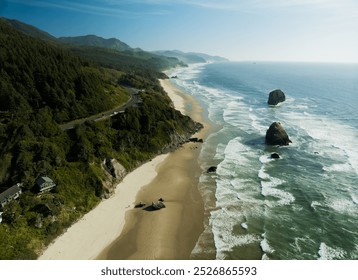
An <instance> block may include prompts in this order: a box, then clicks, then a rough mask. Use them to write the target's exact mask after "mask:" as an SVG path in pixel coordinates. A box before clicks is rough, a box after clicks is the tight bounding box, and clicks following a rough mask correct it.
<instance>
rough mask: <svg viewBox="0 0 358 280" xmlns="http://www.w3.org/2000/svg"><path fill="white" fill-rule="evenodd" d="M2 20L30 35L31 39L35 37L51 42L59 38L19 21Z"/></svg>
mask: <svg viewBox="0 0 358 280" xmlns="http://www.w3.org/2000/svg"><path fill="white" fill-rule="evenodd" d="M1 19H3V20H5V21H7V22H8V23H9V24H10V25H11V26H12V27H14V28H16V29H17V30H19V31H21V32H23V33H25V34H27V35H30V36H31V37H35V38H38V39H42V40H49V41H56V40H57V38H56V37H54V36H52V35H51V34H49V33H47V32H46V31H43V30H41V29H39V28H37V27H35V26H32V25H30V24H26V23H23V22H21V21H18V20H16V19H7V18H3V17H1Z"/></svg>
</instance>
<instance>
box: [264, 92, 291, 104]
mask: <svg viewBox="0 0 358 280" xmlns="http://www.w3.org/2000/svg"><path fill="white" fill-rule="evenodd" d="M285 100H286V96H285V94H284V93H283V91H282V90H280V89H276V90H274V91H271V92H270V94H269V99H268V101H267V103H268V104H269V105H277V104H278V103H280V102H283V101H285Z"/></svg>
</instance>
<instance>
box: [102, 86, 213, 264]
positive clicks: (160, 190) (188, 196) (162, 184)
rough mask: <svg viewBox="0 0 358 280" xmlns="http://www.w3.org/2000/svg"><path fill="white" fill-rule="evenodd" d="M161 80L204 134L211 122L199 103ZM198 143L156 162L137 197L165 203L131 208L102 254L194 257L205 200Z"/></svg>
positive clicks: (132, 257)
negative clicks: (149, 208) (156, 208)
mask: <svg viewBox="0 0 358 280" xmlns="http://www.w3.org/2000/svg"><path fill="white" fill-rule="evenodd" d="M161 85H162V87H163V88H164V90H165V91H166V92H167V94H168V95H169V97H170V98H171V99H172V101H173V105H174V106H175V108H176V109H177V110H180V111H181V112H182V113H185V114H186V115H189V116H190V117H191V118H193V119H194V120H195V121H199V122H201V123H203V124H204V129H202V130H201V131H199V132H198V133H196V134H195V135H193V137H198V138H205V136H206V134H207V132H208V129H209V125H208V124H207V123H205V122H204V118H203V117H202V113H203V112H202V108H201V106H200V105H199V103H198V102H197V101H196V100H195V99H193V98H192V97H191V96H188V95H187V94H185V93H183V92H181V91H180V90H179V89H178V88H176V87H175V86H174V85H173V84H172V83H171V82H170V80H161ZM188 104H190V106H186V105H188ZM188 107H190V109H188ZM200 145H201V144H199V143H186V144H184V145H183V146H182V147H181V148H180V149H178V150H176V151H174V152H172V153H170V154H169V155H168V157H166V159H165V160H164V161H163V162H162V164H161V165H160V166H158V169H157V172H158V173H157V176H156V177H155V178H154V180H153V181H151V182H150V183H149V184H148V185H146V186H144V187H143V188H141V189H140V190H139V192H138V193H137V196H136V201H144V202H146V203H151V202H152V201H156V200H157V199H159V198H163V199H164V203H165V205H166V208H164V209H161V210H160V211H145V210H143V209H131V210H129V211H127V213H126V223H125V227H124V230H123V232H122V234H121V235H120V236H119V237H118V238H117V239H116V241H114V242H113V243H112V244H111V245H110V246H109V247H108V248H106V249H105V250H104V251H103V252H102V254H100V255H99V256H98V259H130V260H146V259H147V260H149V259H150V260H156V259H167V260H173V259H190V256H191V252H192V250H193V248H194V247H195V245H196V242H197V240H198V238H199V236H200V235H201V233H202V232H203V230H204V223H203V221H204V205H203V200H202V197H201V195H200V193H199V190H198V188H197V186H198V183H199V177H200V175H201V173H202V172H203V171H202V170H201V168H200V166H199V163H198V157H199V154H200V149H201V147H200Z"/></svg>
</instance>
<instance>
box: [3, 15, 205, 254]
mask: <svg viewBox="0 0 358 280" xmlns="http://www.w3.org/2000/svg"><path fill="white" fill-rule="evenodd" d="M0 45H1V49H0V158H1V161H0V192H3V191H4V190H6V189H7V188H9V187H11V186H13V185H15V184H17V183H21V184H22V194H21V195H20V197H19V198H18V199H17V200H12V201H11V202H10V203H8V204H6V205H4V207H3V209H1V210H0V212H3V214H2V219H3V220H2V223H1V224H0V248H1V250H0V259H34V258H36V257H37V256H38V254H39V253H40V252H41V250H42V249H43V248H44V246H46V245H47V244H48V243H49V242H51V241H52V240H53V239H54V238H55V237H56V236H58V235H59V234H61V233H62V232H63V230H64V229H66V228H67V227H68V226H70V225H71V224H72V223H73V222H74V221H76V220H77V219H79V218H80V217H81V216H82V215H83V214H84V213H86V212H88V211H89V210H91V209H92V208H93V207H94V206H96V205H97V204H98V203H99V202H100V201H101V199H103V197H104V194H105V193H106V192H107V189H106V187H105V181H106V180H108V176H107V175H105V171H104V169H103V166H102V162H103V161H104V160H105V159H106V158H115V159H117V160H118V161H119V162H120V163H122V164H123V165H124V167H125V168H126V169H127V170H128V171H129V170H132V169H133V168H135V167H136V166H138V165H139V164H141V163H143V162H145V161H147V160H149V159H151V158H152V157H153V156H155V155H157V154H160V153H162V152H165V151H168V150H170V149H173V148H175V147H176V146H177V145H178V144H180V142H182V141H184V140H185V139H187V138H188V137H189V136H190V135H191V134H192V133H193V132H194V131H196V130H197V129H199V128H200V124H197V123H195V122H194V121H192V120H191V119H190V118H189V117H186V116H183V115H182V114H181V113H180V112H178V111H176V110H175V109H173V108H172V106H171V102H170V99H169V98H168V97H167V95H166V94H165V93H164V92H163V90H162V88H161V87H160V85H159V82H158V81H157V79H156V78H154V77H151V76H149V75H147V74H146V73H148V71H149V68H147V67H145V68H144V67H143V68H142V69H141V68H140V65H138V71H125V70H124V69H126V67H123V68H122V69H123V70H122V71H119V70H118V69H120V66H121V65H120V62H118V65H117V66H118V67H113V68H115V69H113V68H112V69H107V68H103V67H101V66H99V65H98V64H96V63H95V62H93V61H95V59H91V60H87V59H85V58H83V57H82V58H80V57H79V56H76V55H75V54H74V53H72V52H70V51H69V49H68V48H65V47H59V46H58V45H56V44H53V43H50V42H45V41H43V40H40V39H35V38H32V37H30V36H28V35H25V34H23V33H22V32H19V31H17V30H16V29H14V28H13V27H12V26H11V25H10V24H9V23H8V22H7V21H5V20H2V19H0ZM102 65H103V64H102ZM141 70H142V71H141ZM156 71H157V70H156V69H153V71H152V72H153V73H156ZM124 86H130V87H136V88H138V89H141V91H140V99H141V101H142V102H141V104H140V105H138V106H135V107H131V108H128V109H126V111H125V113H121V114H117V115H115V116H113V117H112V118H107V119H103V120H100V121H97V122H94V121H90V122H89V121H87V122H85V123H83V124H81V125H78V126H76V127H75V128H74V129H70V130H62V129H61V128H60V124H61V123H64V122H67V121H69V120H72V119H78V118H82V117H85V116H89V115H92V114H97V113H100V112H102V111H105V110H107V109H109V108H114V107H115V106H117V105H118V104H121V103H123V102H126V101H127V99H128V93H127V90H126V88H125V87H124ZM42 175H44V176H48V177H50V178H52V179H53V181H54V182H55V184H56V188H55V189H53V190H52V191H51V192H46V193H41V194H39V193H38V191H37V189H36V184H35V182H36V179H37V178H38V177H39V176H42Z"/></svg>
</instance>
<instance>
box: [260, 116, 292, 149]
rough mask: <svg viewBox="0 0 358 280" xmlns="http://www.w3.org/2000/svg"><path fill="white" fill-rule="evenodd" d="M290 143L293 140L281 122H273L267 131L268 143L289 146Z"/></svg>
mask: <svg viewBox="0 0 358 280" xmlns="http://www.w3.org/2000/svg"><path fill="white" fill-rule="evenodd" d="M289 143H292V141H291V140H290V138H288V135H287V133H286V131H285V129H284V128H283V126H282V125H281V123H279V122H274V123H272V124H271V125H270V127H269V129H268V130H267V132H266V144H268V145H280V146H287V145H288V144H289Z"/></svg>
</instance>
